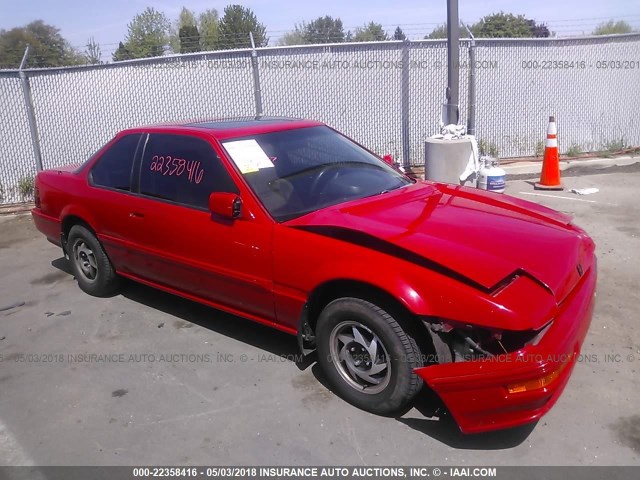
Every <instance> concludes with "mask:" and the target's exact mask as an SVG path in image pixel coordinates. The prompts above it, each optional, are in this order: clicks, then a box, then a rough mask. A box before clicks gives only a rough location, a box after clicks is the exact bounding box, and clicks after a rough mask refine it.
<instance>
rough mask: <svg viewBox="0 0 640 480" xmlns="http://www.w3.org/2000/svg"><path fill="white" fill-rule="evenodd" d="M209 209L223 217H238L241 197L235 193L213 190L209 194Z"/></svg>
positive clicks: (240, 208) (240, 211) (240, 209)
mask: <svg viewBox="0 0 640 480" xmlns="http://www.w3.org/2000/svg"><path fill="white" fill-rule="evenodd" d="M209 210H211V213H215V214H216V215H220V216H221V217H224V218H231V219H234V218H238V217H240V214H241V213H242V199H241V198H240V197H239V196H238V195H236V194H235V193H224V192H213V193H212V194H211V195H209Z"/></svg>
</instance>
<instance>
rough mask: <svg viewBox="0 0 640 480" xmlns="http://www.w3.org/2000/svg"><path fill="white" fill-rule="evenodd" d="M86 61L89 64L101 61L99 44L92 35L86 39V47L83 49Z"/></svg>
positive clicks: (96, 63)
mask: <svg viewBox="0 0 640 480" xmlns="http://www.w3.org/2000/svg"><path fill="white" fill-rule="evenodd" d="M84 56H85V57H86V59H87V63H89V64H90V65H98V64H100V63H102V50H101V49H100V44H99V43H97V42H96V40H95V39H94V38H93V37H90V38H89V40H87V49H86V50H85V51H84Z"/></svg>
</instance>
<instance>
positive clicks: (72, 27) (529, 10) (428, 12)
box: [0, 0, 640, 54]
mask: <svg viewBox="0 0 640 480" xmlns="http://www.w3.org/2000/svg"><path fill="white" fill-rule="evenodd" d="M229 3H240V4H242V5H244V6H246V7H250V8H251V9H253V11H254V12H255V13H256V15H257V16H258V19H259V20H260V21H261V22H262V23H264V24H265V25H266V27H267V32H268V34H269V37H270V38H271V44H274V43H275V40H277V38H278V37H279V36H280V35H282V33H283V32H284V31H286V30H290V29H291V28H293V26H294V25H295V24H296V23H300V22H302V21H309V20H313V19H314V18H316V17H318V16H321V15H331V16H334V17H340V18H341V19H342V21H343V24H344V26H345V29H352V28H353V27H356V26H359V25H362V24H364V23H365V22H369V21H375V22H378V23H381V24H383V25H384V27H385V29H386V30H388V31H390V32H392V31H393V30H394V29H395V26H396V25H400V26H402V27H403V30H404V31H405V33H406V34H407V36H408V37H409V38H421V37H422V36H424V35H425V34H426V33H428V32H429V31H431V30H432V29H433V27H435V26H436V25H437V24H440V23H443V22H444V21H445V19H446V1H445V0H396V1H394V0H352V1H347V0H323V1H321V2H313V3H311V2H305V1H304V0H303V1H300V0H297V1H296V0H244V1H240V0H235V1H234V0H228V1H215V0H180V1H176V2H172V1H170V0H161V1H156V0H107V1H101V2H96V1H90V0H84V1H81V0H23V1H21V2H16V0H0V29H1V28H4V29H8V28H12V27H15V26H22V25H24V24H26V23H28V22H30V21H32V20H36V19H42V20H44V21H45V22H47V23H50V24H53V25H55V26H57V27H58V28H60V29H61V32H62V34H63V35H64V36H65V38H67V39H68V40H69V42H70V43H71V44H72V45H73V46H76V47H80V48H81V49H82V48H83V46H84V45H85V44H86V41H87V39H88V38H89V37H91V36H93V37H95V39H96V41H97V42H98V43H100V44H101V46H102V51H103V54H104V53H110V52H111V51H113V50H114V49H115V48H116V47H117V42H118V41H120V40H122V39H124V37H125V35H126V32H127V23H128V22H129V21H130V20H131V18H132V17H133V16H134V15H135V14H136V13H139V12H141V11H143V10H144V9H145V8H146V7H147V6H151V7H154V8H156V9H158V10H160V11H163V12H165V13H166V14H167V16H168V17H169V18H171V19H175V18H177V15H178V12H179V11H180V9H181V8H182V6H183V5H184V6H186V7H187V8H189V9H191V10H194V11H196V12H200V11H203V10H206V9H208V8H215V9H217V10H218V11H219V12H220V14H222V11H223V10H224V7H225V6H226V5H228V4H229ZM459 5H460V7H459V8H460V18H461V19H462V20H464V21H466V22H469V23H473V22H475V21H476V20H478V19H479V18H480V17H482V16H484V15H487V14H490V13H493V12H498V11H501V10H502V11H505V12H512V13H519V14H520V13H521V14H523V15H526V16H527V17H529V18H534V19H536V20H537V21H538V22H546V23H547V24H548V26H549V27H550V28H551V30H554V31H556V32H558V34H559V35H561V36H566V35H569V34H575V35H580V34H583V33H588V32H590V31H592V30H593V28H594V27H595V25H596V24H598V23H600V22H601V21H603V20H605V19H609V18H613V19H624V20H626V21H628V22H629V23H631V24H632V25H634V26H635V27H636V28H640V2H638V1H637V0H608V1H602V0H563V1H549V0H539V1H530V2H523V1H519V2H517V1H513V0H512V1H507V0H484V1H478V0H475V1H473V0H459Z"/></svg>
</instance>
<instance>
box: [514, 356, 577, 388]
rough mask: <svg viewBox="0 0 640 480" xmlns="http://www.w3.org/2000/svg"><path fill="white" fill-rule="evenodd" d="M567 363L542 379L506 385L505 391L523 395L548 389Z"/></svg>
mask: <svg viewBox="0 0 640 480" xmlns="http://www.w3.org/2000/svg"><path fill="white" fill-rule="evenodd" d="M568 364H569V362H565V363H563V364H562V365H560V367H558V368H557V369H556V370H554V371H553V372H551V373H549V374H548V375H545V376H544V377H540V378H535V379H533V380H528V381H526V382H518V383H512V384H510V385H507V391H508V392H509V393H523V392H530V391H532V390H539V389H541V388H545V387H548V386H549V385H551V384H552V383H553V381H554V380H555V379H556V378H558V377H559V376H560V374H561V373H562V371H563V370H564V369H565V368H566V367H567V365H568Z"/></svg>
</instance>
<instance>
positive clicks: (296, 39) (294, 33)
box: [278, 25, 306, 46]
mask: <svg viewBox="0 0 640 480" xmlns="http://www.w3.org/2000/svg"><path fill="white" fill-rule="evenodd" d="M305 43H306V41H305V38H304V32H303V27H300V26H298V25H296V28H294V29H293V30H291V31H290V32H287V33H285V34H284V35H283V36H282V37H280V40H278V45H281V46H285V45H304V44H305Z"/></svg>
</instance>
